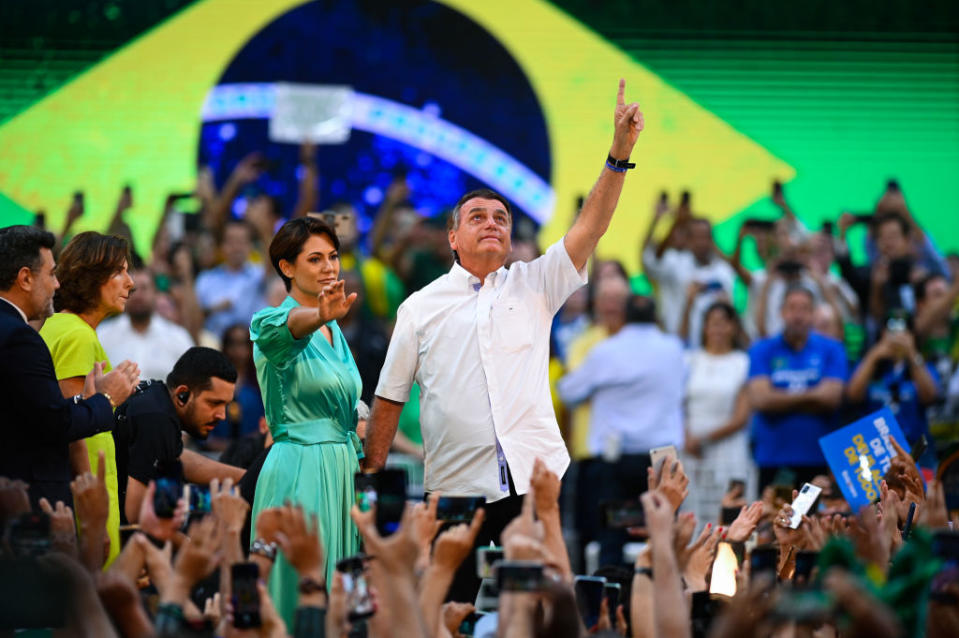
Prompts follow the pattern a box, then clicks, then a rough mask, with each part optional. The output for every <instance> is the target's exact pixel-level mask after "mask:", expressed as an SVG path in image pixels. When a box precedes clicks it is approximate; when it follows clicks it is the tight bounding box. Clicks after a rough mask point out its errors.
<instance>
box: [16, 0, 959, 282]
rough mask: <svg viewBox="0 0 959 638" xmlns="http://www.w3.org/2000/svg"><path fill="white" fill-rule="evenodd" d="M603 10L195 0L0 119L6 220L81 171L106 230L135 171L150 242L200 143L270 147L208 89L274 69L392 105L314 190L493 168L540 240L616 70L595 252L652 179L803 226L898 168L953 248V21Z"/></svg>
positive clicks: (644, 203)
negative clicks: (777, 193)
mask: <svg viewBox="0 0 959 638" xmlns="http://www.w3.org/2000/svg"><path fill="white" fill-rule="evenodd" d="M585 5H589V6H586V7H585V8H584V6H585ZM613 5H616V6H614V7H613V9H609V10H607V9H606V8H604V7H606V6H607V5H606V3H574V2H559V3H556V4H553V3H548V2H543V1H540V0H526V1H523V2H517V1H511V2H503V1H499V0H496V1H486V2H468V1H467V0H447V1H445V2H436V3H433V2H422V1H399V0H397V1H393V2H382V1H381V2H372V1H365V2H364V1H361V2H346V1H345V0H344V1H342V2H341V1H333V0H329V1H324V0H318V1H315V2H309V3H303V2H298V1H296V0H270V1H266V0H264V1H259V2H243V1H238V0H199V1H197V2H194V3H192V4H190V5H189V6H187V7H186V8H184V9H183V10H181V11H180V12H178V13H176V14H174V15H172V16H171V17H169V18H168V19H166V20H165V21H163V22H161V23H159V24H158V25H156V26H155V27H154V28H152V29H150V30H148V31H146V32H145V33H143V34H142V35H140V36H139V37H137V38H136V39H134V40H132V41H131V42H129V43H127V44H126V45H125V46H122V47H120V48H119V49H118V50H117V51H116V52H114V53H113V54H112V55H110V56H108V57H106V58H104V59H103V60H100V61H99V62H97V63H96V64H94V65H93V66H91V67H90V68H88V69H86V70H85V71H84V72H83V73H81V74H79V75H78V76H77V77H75V78H72V79H69V80H68V81H66V82H65V83H64V84H62V85H60V86H58V87H57V88H55V89H54V90H52V91H51V92H50V93H49V94H47V95H46V96H45V97H44V98H43V99H40V100H38V101H36V102H34V103H32V104H29V105H26V106H25V107H24V108H22V110H19V111H18V112H15V113H11V114H9V115H8V116H7V119H5V120H3V121H0V149H3V151H2V153H0V223H13V222H18V221H25V220H28V219H29V213H30V212H32V211H34V210H37V209H41V208H42V209H44V210H45V211H46V212H47V216H48V219H49V221H50V223H51V224H53V225H57V224H59V223H60V221H61V220H62V215H63V213H64V211H65V208H66V204H67V202H69V199H70V195H71V193H72V192H73V191H74V190H76V189H77V188H83V189H84V190H85V192H86V194H87V203H88V209H89V211H90V213H89V215H88V217H87V218H86V219H84V220H83V222H82V223H81V224H80V227H81V228H99V229H102V228H103V227H104V226H105V224H106V223H107V221H108V219H109V217H110V215H111V212H112V207H113V205H114V203H115V199H116V196H117V195H118V193H119V189H120V188H121V186H122V185H124V184H127V183H129V184H131V185H132V186H133V187H134V190H135V193H136V197H135V204H136V208H135V209H134V210H133V211H131V212H130V215H131V217H130V222H131V225H132V226H133V229H134V232H135V234H136V240H137V244H138V246H139V247H140V248H141V250H142V249H145V248H146V247H147V246H149V242H150V238H151V236H152V231H153V229H154V227H155V224H156V222H157V219H158V218H159V214H160V205H161V202H162V201H163V199H164V197H165V195H166V194H167V193H168V192H171V191H182V190H185V189H189V188H192V186H193V184H194V180H195V175H196V167H197V163H198V161H203V162H210V163H211V164H213V165H214V168H215V169H216V170H215V172H216V178H217V180H218V181H219V182H221V183H222V181H223V180H224V179H225V178H226V173H227V172H228V171H229V169H230V167H231V165H232V163H235V161H236V160H237V159H238V158H239V157H241V156H242V155H243V154H245V153H246V152H249V151H252V150H259V147H263V146H264V145H267V144H268V143H267V142H266V141H265V138H264V137H263V135H262V134H261V133H260V132H258V131H257V127H258V126H262V122H261V123H258V120H257V118H247V119H246V120H244V121H240V120H237V121H231V120H229V119H228V118H227V119H215V120H213V119H210V118H209V117H208V116H209V112H208V111H205V106H207V105H208V104H209V100H210V97H211V95H215V93H216V91H217V90H218V87H219V90H222V87H224V86H227V85H230V86H235V85H238V84H244V85H247V86H250V87H253V89H251V90H256V87H259V89H262V90H266V91H269V90H272V89H270V88H269V87H272V86H273V85H275V84H276V83H277V82H282V81H287V82H298V83H305V84H311V85H329V84H337V85H342V84H346V85H350V86H352V87H353V88H354V89H355V90H356V92H357V94H361V95H363V96H367V97H368V98H370V99H376V100H379V101H378V102H376V104H378V105H379V106H381V107H382V109H381V112H383V113H386V114H387V115H389V116H390V117H392V118H393V119H392V120H391V121H392V122H394V123H396V122H397V118H399V117H400V116H402V114H404V113H407V114H408V115H409V118H408V119H407V120H405V122H406V123H410V122H411V123H412V124H410V126H408V127H406V128H404V125H400V124H398V123H397V125H396V126H392V127H391V128H389V130H385V129H382V128H380V129H376V130H371V127H372V126H373V124H372V123H371V122H370V121H359V120H357V121H356V122H355V123H354V130H353V134H352V135H351V140H352V141H351V142H350V143H348V144H344V145H331V146H323V147H321V149H320V158H321V166H322V169H323V174H324V182H323V189H324V190H323V191H322V199H321V205H329V204H330V203H332V202H333V201H335V200H337V199H347V200H350V201H353V202H355V203H356V204H357V206H358V207H359V208H360V209H361V210H362V211H363V212H364V213H365V214H367V215H371V214H372V213H373V212H374V211H375V209H376V200H377V192H376V190H375V189H380V190H382V187H383V184H384V183H388V179H389V178H390V176H391V175H392V174H393V173H394V172H395V170H396V165H397V164H401V165H402V166H404V167H406V169H407V170H409V172H410V174H411V176H412V178H413V179H414V193H413V196H414V203H415V204H416V205H417V206H418V207H420V208H421V210H422V211H423V212H424V213H427V214H432V213H435V212H437V211H438V210H439V209H441V208H442V207H443V206H444V205H445V204H446V203H447V202H445V201H444V200H445V199H447V198H452V199H455V197H454V195H455V192H456V191H458V190H459V189H461V188H468V187H471V186H474V185H477V184H480V183H493V182H494V181H495V180H497V179H498V180H499V181H498V182H495V183H496V185H497V186H498V187H499V188H501V189H503V190H505V191H507V192H509V194H510V195H511V197H512V198H513V199H514V200H516V201H517V202H518V203H519V204H520V208H521V209H522V210H523V212H524V213H526V215H527V216H528V217H529V218H530V219H531V220H534V221H536V222H537V223H539V222H542V226H541V231H540V232H541V238H542V240H543V241H544V242H549V241H553V240H555V239H556V238H558V237H559V236H561V234H562V233H563V231H564V230H565V228H567V227H568V224H569V221H570V219H571V216H572V214H573V209H574V205H575V202H576V200H577V197H579V196H581V195H583V194H584V193H585V192H586V190H587V189H588V188H589V186H590V185H591V184H592V182H593V181H594V180H595V177H596V174H597V173H598V172H599V170H600V168H601V166H602V160H603V158H604V157H605V153H606V150H607V149H608V144H609V138H610V128H611V121H610V116H611V110H612V102H613V99H614V96H615V87H616V82H617V80H618V78H619V77H620V76H622V77H625V78H626V79H627V99H637V100H639V101H640V102H641V104H642V105H643V109H644V112H645V113H646V118H647V123H648V130H647V131H646V132H645V133H644V134H643V139H642V141H641V143H640V146H639V147H638V148H637V151H636V154H635V155H634V159H635V160H636V161H637V164H638V165H639V170H638V171H637V172H636V173H635V174H634V175H631V176H630V180H629V182H628V184H627V187H626V190H625V191H624V194H623V199H622V204H621V208H620V211H619V213H618V214H617V218H616V220H615V222H614V226H613V229H612V231H611V232H610V233H609V234H608V236H607V237H606V238H605V239H604V241H603V244H602V245H601V252H602V253H603V254H605V255H607V256H618V257H620V258H622V259H623V260H624V261H625V262H626V263H627V265H628V266H629V267H630V268H631V269H634V270H635V269H637V268H638V259H637V243H638V241H639V238H640V236H641V233H642V230H643V229H644V227H645V225H646V223H647V222H648V218H649V214H650V211H651V205H652V202H653V200H654V199H655V197H656V195H657V194H658V192H659V191H661V190H664V189H665V190H668V191H670V192H671V193H674V194H676V193H678V192H680V191H681V190H683V189H686V188H688V189H690V190H692V192H693V195H694V203H695V208H696V209H697V211H699V212H700V213H702V214H705V215H708V216H710V217H711V218H712V219H714V220H715V221H717V222H719V223H723V222H725V224H724V225H723V226H721V230H722V231H723V232H722V237H723V240H724V242H726V241H728V240H729V239H730V238H731V237H730V234H731V233H732V232H733V229H734V228H735V226H736V223H737V220H739V219H741V218H742V217H743V216H746V215H749V216H754V215H770V214H772V207H771V205H770V204H769V202H768V198H767V197H766V195H767V193H768V190H769V184H770V182H771V181H772V180H773V179H775V178H778V179H781V180H783V181H784V182H785V183H786V184H787V187H786V188H787V194H788V195H789V197H790V202H791V203H792V204H793V207H794V208H795V209H796V210H797V212H798V213H799V214H800V216H802V217H803V218H804V219H805V220H806V221H807V222H808V223H809V225H811V226H815V225H817V224H818V223H819V222H820V221H821V220H823V219H827V218H832V217H835V215H836V214H837V213H838V212H839V210H841V209H848V210H853V211H857V212H858V211H865V210H868V209H869V208H870V207H871V206H872V204H873V203H874V202H875V200H876V199H877V197H878V195H879V193H880V191H881V189H882V186H883V184H884V183H885V181H886V180H887V179H889V178H897V179H898V180H899V181H900V183H901V184H902V187H903V189H904V190H905V192H906V195H907V199H908V201H909V203H910V205H911V207H912V209H913V210H914V211H915V213H916V215H917V217H918V218H919V220H920V221H921V222H922V223H923V224H924V225H925V226H926V227H927V228H928V229H929V230H930V231H931V232H932V234H933V236H934V237H935V240H936V241H937V242H938V243H939V244H940V246H941V247H943V248H946V249H950V250H957V249H959V236H957V235H956V234H955V233H953V232H951V225H953V223H954V221H955V220H956V219H957V218H959V181H957V180H956V179H955V176H956V175H959V46H957V43H956V41H955V39H954V38H952V39H950V38H949V37H941V36H935V37H932V36H929V35H928V34H918V35H917V34H909V33H901V32H896V33H893V32H890V33H881V32H877V31H876V30H875V29H874V30H873V31H871V32H869V33H865V34H861V35H859V34H854V35H851V34H850V33H844V32H837V31H836V30H835V29H832V30H829V29H826V28H823V31H822V32H820V33H817V32H815V31H811V30H810V29H809V28H804V29H803V30H802V31H795V32H787V33H785V35H783V34H771V33H764V32H762V31H757V30H753V31H748V32H737V31H732V30H723V29H721V28H713V29H711V30H703V29H697V28H692V27H689V28H686V29H680V30H672V31H670V30H667V29H653V28H651V26H650V20H649V19H646V17H645V16H644V13H643V3H626V4H624V3H611V5H610V6H613ZM627 5H628V6H627ZM624 6H627V8H626V9H623V7H624ZM616 7H619V8H618V9H617V8H616ZM614 10H615V11H625V13H615V12H614ZM604 11H606V12H607V15H604V13H603V12H604ZM630 11H632V12H633V13H630ZM660 11H661V12H662V11H665V9H663V8H662V7H660ZM692 17H693V18H695V16H692ZM691 22H695V20H692V19H691ZM880 26H881V25H880ZM878 28H879V27H877V29H878ZM277 29H286V31H284V32H283V34H282V35H280V36H277V35H276V34H277ZM271 34H272V35H271ZM271 43H272V44H271ZM281 43H282V46H281ZM278 47H279V48H278ZM271 56H273V57H274V58H275V59H271ZM284 56H286V57H284ZM311 56H313V57H311ZM376 56H380V58H377V57H376ZM338 59H341V60H343V64H342V65H340V66H338V65H337V60H338ZM314 61H315V64H314V63H313V62H314ZM398 69H400V70H401V71H398ZM378 73H379V74H380V75H379V76H378ZM5 74H6V75H4V77H5V78H9V73H7V71H5ZM261 115H262V116H263V117H266V116H267V115H268V114H266V113H261ZM261 119H262V118H261ZM263 121H265V120H263ZM223 124H230V125H232V126H233V128H232V129H231V128H230V127H229V126H228V127H226V128H223ZM421 125H422V135H424V136H431V135H432V136H433V137H434V138H437V136H439V135H440V131H441V132H444V134H449V135H450V136H453V134H455V135H458V136H459V137H455V139H456V140H457V142H456V143H457V144H462V148H460V146H455V147H453V146H451V145H450V144H451V143H446V142H444V143H443V144H441V148H437V146H436V145H435V139H434V141H433V143H434V145H433V146H429V144H428V143H427V142H428V141H429V140H426V138H423V137H417V134H418V131H420V126H421ZM442 139H444V140H450V139H454V138H453V137H447V138H442ZM444 144H445V145H444ZM269 148H271V149H272V150H271V152H273V153H275V156H276V159H277V162H276V170H275V172H274V175H273V177H272V178H271V179H272V182H270V183H264V184H263V185H262V187H263V188H264V189H271V193H272V194H275V195H277V196H278V197H280V198H281V199H283V198H287V199H289V198H290V197H291V196H292V195H291V194H292V192H293V189H295V162H296V153H295V148H293V147H291V146H288V147H284V146H282V145H281V146H275V147H269ZM381 160H386V161H382V162H381ZM390 162H392V165H387V164H389V163H390ZM504 176H505V177H504ZM384 180H386V181H384ZM417 182H418V183H419V185H420V187H419V188H415V186H416V183H417ZM371 187H373V188H374V190H371ZM417 191H418V192H417Z"/></svg>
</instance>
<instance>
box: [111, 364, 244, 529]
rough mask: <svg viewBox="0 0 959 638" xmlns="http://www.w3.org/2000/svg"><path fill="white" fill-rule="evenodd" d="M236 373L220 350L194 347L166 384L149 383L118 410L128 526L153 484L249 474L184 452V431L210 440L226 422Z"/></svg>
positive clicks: (205, 481)
mask: <svg viewBox="0 0 959 638" xmlns="http://www.w3.org/2000/svg"><path fill="white" fill-rule="evenodd" d="M236 376H237V374H236V368H234V367H233V364H232V363H230V360H229V359H227V357H226V355H224V354H223V353H222V352H220V351H219V350H214V349H212V348H202V347H193V348H190V349H189V350H187V351H186V352H185V353H183V356H181V357H180V359H179V360H178V361H177V362H176V365H174V366H173V370H172V371H171V372H170V374H169V375H167V378H166V383H164V382H163V381H156V380H153V381H145V382H143V383H141V384H140V387H139V388H138V389H137V392H136V393H135V394H134V395H133V396H131V397H130V398H129V399H128V400H127V401H126V403H124V404H123V405H121V406H120V407H119V408H118V409H117V427H116V430H115V431H114V438H115V441H116V449H117V472H118V475H119V486H120V502H121V503H123V505H124V506H123V512H122V514H125V519H126V522H128V523H137V522H138V521H139V518H140V508H141V506H142V504H143V500H144V498H146V497H150V498H152V495H153V490H154V489H155V486H153V485H151V482H153V481H155V480H156V479H157V478H159V477H160V476H168V475H169V473H170V472H171V471H175V472H176V473H178V474H180V473H182V475H179V476H176V477H175V478H177V479H179V480H180V481H182V482H186V483H196V484H197V485H204V486H205V485H209V483H210V481H212V480H213V479H215V478H217V479H220V480H221V481H222V480H224V479H227V478H231V479H233V481H234V482H236V481H238V480H239V479H240V478H242V476H243V474H244V472H245V470H243V469H241V468H237V467H233V466H231V465H226V464H224V463H219V462H217V461H214V460H212V459H209V458H207V457H205V456H203V455H202V454H198V453H197V452H194V451H192V450H188V449H185V448H184V447H183V437H182V435H181V432H186V433H187V434H189V435H190V436H192V437H193V438H195V439H200V440H203V439H206V438H207V436H209V434H210V431H211V430H213V428H214V427H216V425H217V423H219V422H220V421H221V420H223V418H224V416H225V413H226V407H227V405H228V404H229V403H230V402H231V401H232V400H233V392H234V390H235V388H236Z"/></svg>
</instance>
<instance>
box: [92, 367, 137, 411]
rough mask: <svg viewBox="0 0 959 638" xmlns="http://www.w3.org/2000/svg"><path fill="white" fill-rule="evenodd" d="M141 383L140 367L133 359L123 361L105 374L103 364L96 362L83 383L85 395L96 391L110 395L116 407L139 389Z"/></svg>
mask: <svg viewBox="0 0 959 638" xmlns="http://www.w3.org/2000/svg"><path fill="white" fill-rule="evenodd" d="M138 383H140V367H139V366H138V365H137V364H135V363H133V362H132V361H123V362H122V363H120V364H119V365H117V367H115V368H114V369H113V370H112V371H110V372H109V373H108V374H103V364H102V363H101V362H99V361H98V362H96V363H94V364H93V370H91V371H90V374H88V375H87V378H86V379H85V380H84V384H83V390H84V392H83V394H84V396H90V395H92V394H94V393H96V392H99V393H101V394H105V395H109V397H110V401H111V403H112V404H113V406H114V407H116V406H118V405H120V404H121V403H123V402H124V401H126V400H127V399H128V398H130V395H131V394H133V392H134V391H135V390H136V389H137V384H138Z"/></svg>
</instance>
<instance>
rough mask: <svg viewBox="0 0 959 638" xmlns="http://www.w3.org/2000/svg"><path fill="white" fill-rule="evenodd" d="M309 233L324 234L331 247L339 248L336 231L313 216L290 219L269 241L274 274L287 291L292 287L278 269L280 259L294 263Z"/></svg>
mask: <svg viewBox="0 0 959 638" xmlns="http://www.w3.org/2000/svg"><path fill="white" fill-rule="evenodd" d="M310 235H326V236H327V237H328V238H329V240H330V242H331V243H332V244H333V247H334V248H336V249H337V250H339V249H340V240H339V238H337V236H336V231H334V230H333V229H332V228H330V226H329V224H327V223H325V222H322V221H320V220H319V219H316V218H315V217H298V218H296V219H291V220H290V221H288V222H286V223H285V224H283V226H281V227H280V230H278V231H277V232H276V235H274V236H273V241H271V242H270V261H271V262H272V263H273V268H274V269H275V270H276V274H278V275H279V276H280V279H282V280H283V285H284V286H286V290H287V292H289V290H290V288H291V287H292V281H291V280H290V278H289V277H287V276H286V275H284V274H283V271H282V270H280V261H282V260H286V261H287V262H289V263H291V264H293V263H296V257H297V255H299V254H300V253H301V252H302V251H303V244H305V243H306V240H307V239H309V238H310Z"/></svg>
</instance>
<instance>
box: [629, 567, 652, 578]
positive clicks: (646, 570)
mask: <svg viewBox="0 0 959 638" xmlns="http://www.w3.org/2000/svg"><path fill="white" fill-rule="evenodd" d="M633 574H634V575H636V576H648V577H649V579H650V580H652V578H653V568H652V567H637V568H636V569H634V570H633Z"/></svg>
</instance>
